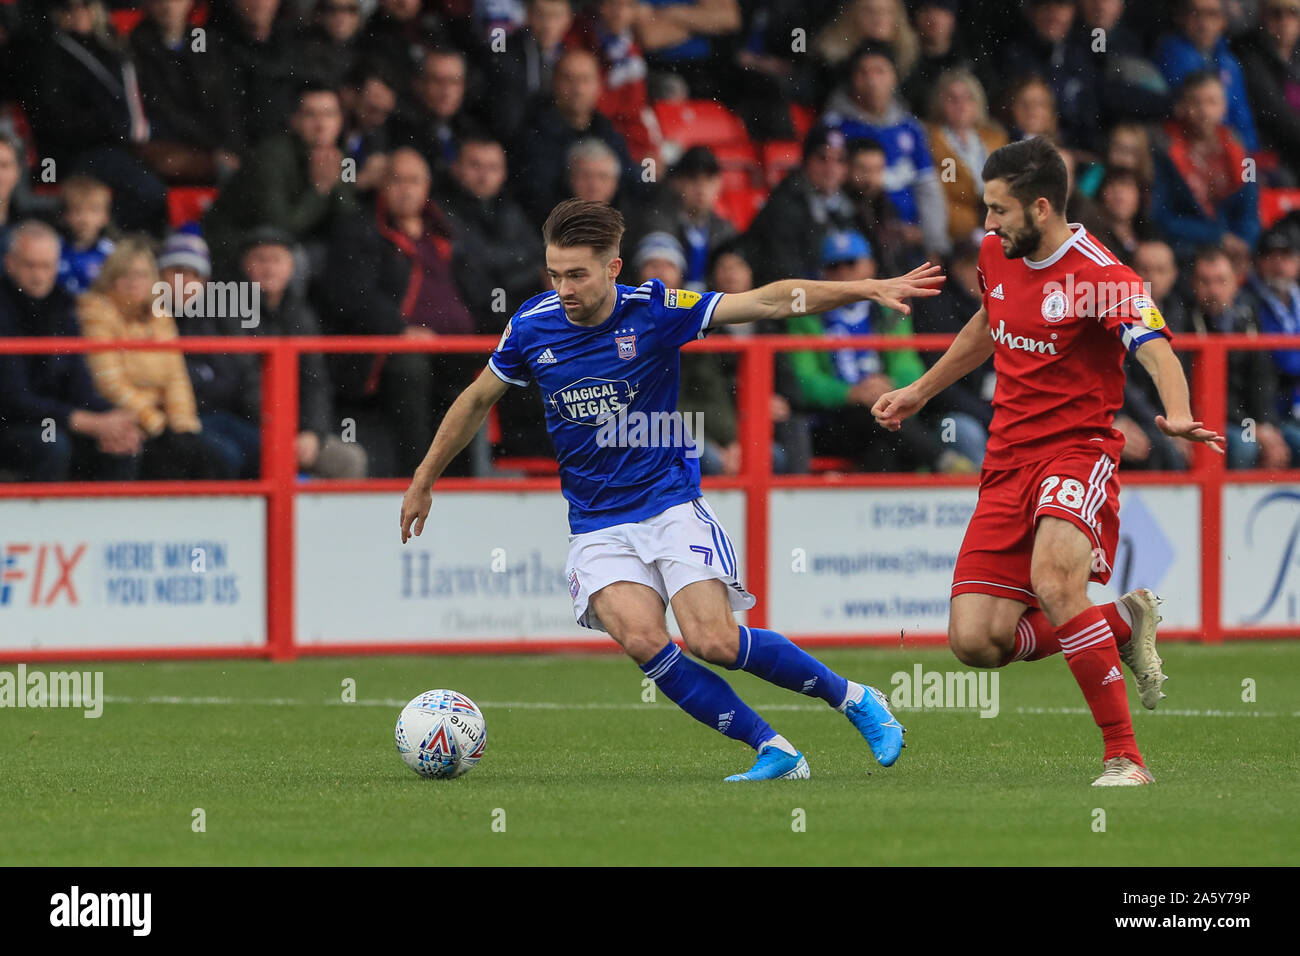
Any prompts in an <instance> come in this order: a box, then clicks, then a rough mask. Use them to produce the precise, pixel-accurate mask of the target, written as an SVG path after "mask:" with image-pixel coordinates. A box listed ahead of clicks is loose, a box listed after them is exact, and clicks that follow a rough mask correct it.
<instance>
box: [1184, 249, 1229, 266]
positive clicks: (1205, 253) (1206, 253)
mask: <svg viewBox="0 0 1300 956" xmlns="http://www.w3.org/2000/svg"><path fill="white" fill-rule="evenodd" d="M1220 259H1223V260H1225V261H1226V262H1227V263H1228V265H1232V256H1230V255H1228V253H1227V252H1225V251H1224V249H1223V247H1222V246H1202V247H1201V248H1200V249H1197V250H1196V255H1194V256H1192V272H1193V273H1194V272H1196V270H1197V268H1198V267H1200V266H1201V265H1202V264H1204V263H1207V262H1218V261H1219V260H1220Z"/></svg>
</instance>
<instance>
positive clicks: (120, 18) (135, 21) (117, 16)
mask: <svg viewBox="0 0 1300 956" xmlns="http://www.w3.org/2000/svg"><path fill="white" fill-rule="evenodd" d="M108 18H109V20H111V21H112V23H113V29H114V30H115V31H116V32H117V35H118V36H120V37H124V36H127V35H128V34H129V33H130V32H131V31H132V30H134V29H135V28H136V27H137V26H139V24H140V21H141V20H143V19H144V11H143V10H113V11H111V12H110V13H109V14H108Z"/></svg>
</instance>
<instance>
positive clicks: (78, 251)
mask: <svg viewBox="0 0 1300 956" xmlns="http://www.w3.org/2000/svg"><path fill="white" fill-rule="evenodd" d="M62 193H63V212H62V215H61V217H60V218H61V219H62V225H63V247H62V249H61V250H60V251H59V285H61V286H62V287H63V288H64V289H66V290H67V291H68V292H69V293H70V294H71V295H81V293H83V292H85V291H86V290H87V289H89V288H90V285H91V283H93V282H94V281H95V277H96V276H97V275H99V270H100V268H101V267H102V266H103V264H104V260H105V259H107V258H108V256H109V254H110V253H111V252H112V251H113V240H112V239H110V238H109V235H108V233H109V230H110V228H111V226H112V215H111V211H110V210H111V209H112V205H113V193H112V190H110V189H109V188H108V187H107V186H105V185H104V184H103V183H102V182H100V181H99V180H98V179H93V178H91V177H90V176H72V177H71V178H69V179H68V181H67V182H65V183H64V184H63V190H62Z"/></svg>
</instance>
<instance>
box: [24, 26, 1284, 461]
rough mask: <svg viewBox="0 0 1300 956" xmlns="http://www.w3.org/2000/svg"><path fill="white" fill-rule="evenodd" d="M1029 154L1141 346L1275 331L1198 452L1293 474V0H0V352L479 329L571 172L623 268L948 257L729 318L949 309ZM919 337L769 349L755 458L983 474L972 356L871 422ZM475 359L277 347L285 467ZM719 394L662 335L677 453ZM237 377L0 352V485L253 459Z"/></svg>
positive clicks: (367, 450)
mask: <svg viewBox="0 0 1300 956" xmlns="http://www.w3.org/2000/svg"><path fill="white" fill-rule="evenodd" d="M1030 136H1048V137H1051V138H1052V139H1053V141H1054V142H1056V143H1057V144H1058V145H1059V146H1060V148H1061V149H1062V151H1063V153H1064V155H1065V156H1066V159H1067V164H1068V165H1069V167H1070V168H1071V171H1072V193H1071V197H1070V203H1069V210H1068V213H1069V218H1070V220H1071V221H1072V222H1082V223H1084V224H1085V225H1086V226H1087V227H1088V228H1089V230H1091V231H1092V232H1093V234H1094V235H1096V236H1097V237H1098V238H1099V239H1100V240H1101V241H1102V242H1103V243H1105V244H1106V245H1107V246H1108V247H1109V248H1110V249H1111V250H1112V252H1114V253H1115V255H1116V256H1117V258H1119V259H1120V260H1122V261H1124V262H1126V263H1128V264H1129V265H1132V266H1133V267H1134V268H1135V269H1136V270H1137V272H1138V273H1139V274H1140V275H1141V276H1142V277H1143V279H1144V280H1146V281H1147V282H1149V283H1150V287H1151V292H1152V295H1153V297H1154V298H1155V299H1156V301H1157V304H1158V305H1159V307H1160V309H1161V311H1162V312H1163V314H1164V316H1165V318H1166V319H1167V321H1168V322H1169V324H1170V326H1171V328H1172V330H1173V332H1174V335H1175V346H1177V343H1178V340H1179V339H1180V338H1184V337H1191V336H1214V335H1217V334H1221V333H1233V332H1247V333H1249V332H1256V331H1258V332H1272V333H1287V334H1291V335H1296V336H1297V343H1296V348H1295V349H1294V350H1277V351H1255V352H1250V351H1241V352H1235V353H1233V355H1232V357H1231V359H1230V362H1229V381H1228V389H1227V394H1226V395H1223V396H1219V397H1218V398H1217V400H1220V401H1224V402H1226V414H1227V416H1228V421H1229V423H1230V424H1229V429H1228V432H1229V436H1230V446H1229V464H1230V466H1231V467H1234V468H1251V467H1258V468H1269V469H1276V468H1285V467H1288V466H1297V465H1300V285H1298V284H1297V280H1298V278H1300V212H1292V211H1290V210H1291V209H1293V208H1295V209H1300V190H1297V186H1300V0H1258V2H1252V0H1176V2H1155V0H1148V2H1146V3H1141V4H1137V3H1128V4H1126V3H1125V2H1124V0H1077V2H1071V0H907V2H904V0H847V2H843V0H839V2H836V0H590V2H580V0H210V2H206V3H205V2H197V0H137V2H134V3H126V2H123V3H109V2H104V0H40V2H35V0H32V2H25V0H16V2H15V0H9V2H4V0H0V252H3V276H2V277H0V338H8V337H19V336H69V337H83V336H84V337H89V338H104V339H116V338H126V339H149V340H155V339H166V338H170V337H174V336H176V335H181V336H185V335H317V334H327V335H336V334H337V335H404V336H409V337H413V338H422V339H431V338H433V337H436V336H439V335H450V334H462V333H481V334H493V335H498V334H500V333H501V331H502V330H503V329H504V327H505V324H506V321H507V320H508V319H509V317H510V316H511V315H512V314H513V312H514V311H515V310H516V309H517V308H518V307H519V305H520V304H521V303H522V302H524V301H525V300H526V299H527V298H528V297H530V296H532V295H534V294H536V293H538V292H540V291H542V290H544V289H545V288H546V287H547V284H546V281H545V276H544V273H543V268H542V267H543V262H542V248H541V240H540V234H539V227H540V225H541V222H542V220H543V219H544V218H545V216H546V214H547V212H548V211H549V210H550V209H551V207H552V206H553V205H554V204H555V203H556V202H558V201H560V200H562V199H565V198H568V197H571V196H578V197H581V198H584V199H595V200H602V201H607V202H609V203H611V204H613V205H614V206H616V207H617V208H619V209H620V210H621V211H622V212H623V214H624V216H625V218H626V220H627V222H628V225H629V229H628V233H627V235H626V236H625V240H624V245H623V249H622V256H623V259H624V267H623V274H622V277H621V280H620V281H623V282H625V283H629V284H633V285H635V284H638V283H640V282H642V281H645V280H646V279H649V278H659V279H662V280H663V281H664V282H665V283H666V284H667V285H668V286H669V287H679V288H690V289H702V288H706V287H707V288H713V289H720V290H722V291H724V292H738V291H743V290H746V289H749V288H751V287H753V286H754V285H758V284H762V283H765V282H768V281H772V280H775V279H780V278H787V277H825V278H831V279H852V278H866V277H870V276H872V275H876V274H895V273H898V272H900V271H905V270H906V269H908V268H911V267H912V266H914V265H917V264H919V263H920V262H922V261H924V260H926V259H930V260H932V261H941V262H943V263H944V264H945V266H946V268H947V271H948V274H949V276H950V278H949V281H948V283H947V286H946V288H945V290H944V292H943V294H942V295H941V296H939V297H936V298H933V299H927V300H924V301H922V302H919V303H917V304H916V306H915V308H914V311H913V313H912V314H911V315H910V316H902V315H898V314H894V313H891V312H889V311H888V310H884V309H881V308H879V307H875V306H872V305H871V304H869V303H860V304H857V305H854V306H848V307H845V308H842V309H838V310H835V311H833V312H830V313H828V314H824V315H804V316H800V317H798V318H797V319H795V320H792V321H790V322H789V323H780V324H773V327H772V328H766V327H763V326H759V327H755V328H750V327H742V328H741V329H740V330H739V331H738V332H737V333H735V334H766V333H769V332H776V331H789V332H792V333H798V334H807V335H826V336H845V335H858V334H877V335H898V336H910V335H913V334H921V333H955V332H957V331H958V330H959V329H960V328H961V326H962V325H963V324H964V323H965V322H966V321H968V320H969V318H970V316H971V315H972V314H973V313H974V312H975V311H976V310H977V309H978V308H979V290H978V284H977V280H976V262H977V258H978V243H979V240H980V237H981V236H982V234H983V228H982V223H983V217H984V210H983V208H982V204H981V192H982V184H981V180H980V170H981V168H982V166H983V164H984V160H985V158H986V157H987V156H988V154H989V153H990V152H991V151H992V150H994V149H996V148H997V147H998V146H1000V145H1002V144H1004V143H1006V142H1008V141H1012V140H1016V139H1020V138H1024V137H1030ZM160 280H161V281H162V282H164V283H167V284H169V285H170V287H171V289H172V290H174V292H173V294H171V295H170V296H169V297H168V298H167V302H166V305H164V304H163V303H160V297H159V295H158V294H157V291H156V283H158V282H159V281H160ZM253 282H256V283H257V287H256V288H257V299H256V301H251V300H250V293H249V291H248V290H250V289H251V288H252V286H251V283H253ZM250 317H255V320H251V319H250ZM936 358H937V355H936V354H929V353H921V352H918V351H916V350H913V349H906V348H904V349H898V350H892V349H891V350H881V351H874V350H862V349H854V348H842V349H836V350H832V351H807V352H794V353H789V354H785V355H783V356H782V357H781V358H780V360H779V361H778V363H777V369H776V373H777V374H776V382H777V388H776V391H775V393H774V394H773V395H772V397H771V411H772V416H773V420H774V422H775V429H774V434H773V451H774V463H775V467H776V469H777V470H778V471H780V472H784V473H806V472H809V471H826V470H866V471H931V472H948V473H960V472H971V471H974V470H976V469H977V468H978V467H979V464H980V461H981V459H982V457H983V449H984V443H985V438H986V430H987V427H988V424H989V421H990V419H991V408H990V406H989V399H990V397H991V395H992V388H993V373H992V369H991V367H986V368H983V369H979V370H977V371H976V372H973V373H972V374H971V375H970V376H968V377H967V378H966V379H965V380H963V381H962V382H961V383H959V384H958V385H957V386H955V387H953V388H951V389H949V390H948V391H947V392H946V393H944V394H943V395H941V396H939V397H938V398H937V399H936V400H935V401H934V402H932V403H931V405H930V406H929V407H927V409H926V410H925V413H924V414H923V415H922V416H921V417H920V418H919V419H917V420H914V421H909V422H908V423H907V425H906V426H905V427H904V428H903V429H902V430H901V431H900V432H898V433H896V434H893V433H886V432H884V431H883V430H881V429H879V428H877V427H875V426H874V425H873V423H872V421H871V416H870V411H869V409H870V407H871V405H872V404H873V403H874V401H875V399H876V398H877V397H878V396H879V395H880V394H882V393H883V392H884V391H886V390H888V389H890V388H894V387H897V386H899V385H902V384H905V383H907V382H910V381H912V380H914V379H915V378H916V377H917V376H919V375H920V374H922V372H923V371H924V369H925V367H926V364H927V363H930V362H933V361H934V360H935V359H936ZM1186 360H1187V362H1188V367H1189V371H1190V370H1191V367H1192V364H1193V361H1194V360H1193V359H1191V358H1190V357H1188V358H1187V359H1186ZM482 366H483V356H481V355H450V354H440V355H430V354H425V353H394V354H324V355H304V356H303V359H302V361H301V364H300V368H299V376H300V403H299V404H300V423H299V432H298V437H297V445H296V452H297V457H298V465H299V470H300V472H301V474H303V475H304V476H318V477H333V478H347V477H365V476H376V477H389V476H406V475H409V474H410V473H411V472H412V471H413V469H414V467H415V465H416V463H418V461H419V460H420V458H421V457H422V456H423V453H424V451H425V449H426V448H427V447H428V443H429V441H430V439H431V438H432V435H433V432H434V429H435V428H436V426H437V423H438V421H439V420H440V418H441V416H442V414H443V412H444V411H445V410H446V408H447V407H448V405H449V404H450V402H451V401H452V400H453V399H454V397H455V396H456V395H457V394H458V393H459V392H460V390H461V389H463V388H464V387H465V385H467V384H468V382H469V381H470V380H471V379H472V378H473V376H474V375H475V374H477V373H478V372H479V371H480V370H481V369H482ZM735 376H736V362H735V360H734V359H733V358H732V357H729V356H725V355H719V354H688V355H685V356H684V357H683V371H682V399H681V402H682V410H683V411H692V412H700V413H703V419H702V421H703V422H704V424H705V432H704V435H703V436H702V443H703V457H702V462H701V464H702V468H703V470H704V472H705V473H706V474H734V473H735V472H736V471H737V469H738V468H739V467H740V464H741V449H740V446H739V443H738V441H737V430H736V421H737V412H736V407H735V385H736V382H735ZM259 386H260V373H259V367H258V359H257V357H256V356H252V355H245V354H221V355H211V354H189V355H182V354H181V353H179V352H175V351H148V350H142V351H102V352H95V353H91V354H89V355H86V356H82V355H78V354H72V353H66V354H58V355H41V356H20V355H11V356H0V477H2V478H4V479H8V480H34V481H59V480H74V479H91V480H94V479H116V480H122V479H132V478H153V479H187V478H190V479H194V478H247V477H255V476H256V475H257V474H258V473H259V468H260V462H259V445H260V441H259V409H260V402H261V397H260V387H259ZM1158 411H1160V408H1159V404H1158V398H1157V396H1156V394H1155V390H1154V388H1153V387H1152V385H1151V383H1150V381H1149V380H1148V379H1147V377H1146V375H1145V373H1144V372H1142V371H1141V370H1140V369H1138V368H1137V367H1136V365H1133V367H1132V369H1131V374H1130V377H1129V384H1128V388H1127V392H1126V404H1125V407H1124V409H1123V411H1122V413H1121V414H1120V416H1119V417H1118V419H1117V422H1116V427H1117V428H1119V429H1120V430H1121V431H1122V432H1123V433H1124V434H1125V436H1126V439H1127V447H1126V449H1125V452H1124V463H1125V466H1126V467H1128V468H1153V469H1174V470H1177V469H1183V468H1186V467H1188V464H1189V462H1190V449H1189V448H1187V447H1184V444H1183V443H1180V442H1175V441H1172V440H1170V439H1168V438H1166V437H1165V436H1164V435H1163V434H1161V433H1160V432H1159V431H1158V430H1157V429H1156V428H1155V426H1154V423H1153V418H1154V417H1155V415H1156V414H1157V412H1158ZM545 451H549V440H548V439H547V438H546V435H545V430H544V427H543V421H542V410H541V403H540V401H539V400H538V397H537V395H536V391H535V389H530V390H528V392H526V393H525V392H524V391H523V390H512V393H511V394H510V395H508V396H507V398H506V399H505V400H504V401H503V402H502V403H501V404H500V405H499V406H498V409H497V410H496V411H495V412H494V414H493V416H492V418H491V420H490V422H489V426H488V427H487V428H486V429H485V431H484V433H483V434H482V435H481V436H480V437H479V439H477V440H476V441H475V443H474V444H473V446H472V448H471V452H470V453H469V454H467V455H464V456H462V459H461V460H460V461H458V462H457V463H456V465H455V466H454V468H453V470H452V472H451V473H458V474H493V473H520V472H523V473H534V472H538V473H544V472H545V471H546V470H547V469H548V468H550V469H553V467H554V465H553V463H549V464H548V463H546V462H540V461H539V459H543V458H545V454H544V452H545Z"/></svg>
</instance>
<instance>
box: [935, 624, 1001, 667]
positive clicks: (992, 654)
mask: <svg viewBox="0 0 1300 956" xmlns="http://www.w3.org/2000/svg"><path fill="white" fill-rule="evenodd" d="M948 646H949V647H950V648H952V652H953V655H954V656H955V657H956V658H957V660H959V661H961V662H962V663H963V664H965V665H966V666H968V667H998V666H999V665H1001V663H1002V657H1003V654H1002V648H1001V647H999V646H998V642H997V640H996V639H995V636H994V634H993V633H992V632H991V631H990V630H989V627H988V625H987V624H983V623H972V622H965V621H950V622H949V623H948Z"/></svg>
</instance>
